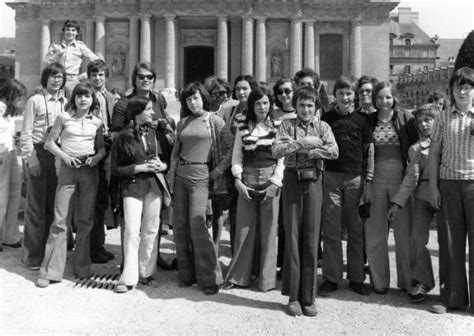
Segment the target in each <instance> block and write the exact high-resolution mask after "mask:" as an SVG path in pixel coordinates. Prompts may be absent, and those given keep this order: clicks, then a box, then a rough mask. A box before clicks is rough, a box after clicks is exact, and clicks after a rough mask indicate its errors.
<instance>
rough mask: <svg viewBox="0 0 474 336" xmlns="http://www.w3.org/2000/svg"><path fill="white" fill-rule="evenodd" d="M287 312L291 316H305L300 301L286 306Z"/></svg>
mask: <svg viewBox="0 0 474 336" xmlns="http://www.w3.org/2000/svg"><path fill="white" fill-rule="evenodd" d="M286 311H287V313H288V315H290V316H301V315H302V314H303V312H302V311H301V304H300V303H299V302H298V301H290V302H289V303H288V306H286Z"/></svg>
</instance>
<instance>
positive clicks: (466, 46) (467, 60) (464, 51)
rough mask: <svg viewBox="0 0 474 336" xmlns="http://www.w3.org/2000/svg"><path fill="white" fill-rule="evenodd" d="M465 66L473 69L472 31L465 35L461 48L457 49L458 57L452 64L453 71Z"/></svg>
mask: <svg viewBox="0 0 474 336" xmlns="http://www.w3.org/2000/svg"><path fill="white" fill-rule="evenodd" d="M466 66H467V67H471V68H474V30H472V31H471V32H470V33H469V35H467V37H466V38H465V39H464V41H463V43H462V45H461V48H459V52H458V56H457V57H456V62H455V63H454V71H456V70H457V69H460V68H463V67H466Z"/></svg>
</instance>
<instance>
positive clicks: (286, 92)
mask: <svg viewBox="0 0 474 336" xmlns="http://www.w3.org/2000/svg"><path fill="white" fill-rule="evenodd" d="M292 92H293V90H291V89H284V90H278V91H277V94H279V95H282V94H286V95H287V96H288V95H289V94H290V93H292Z"/></svg>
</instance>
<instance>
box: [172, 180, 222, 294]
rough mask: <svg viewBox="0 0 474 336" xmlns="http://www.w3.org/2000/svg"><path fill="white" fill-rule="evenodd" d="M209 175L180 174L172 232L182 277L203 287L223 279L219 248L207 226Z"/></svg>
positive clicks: (176, 182) (176, 189)
mask: <svg viewBox="0 0 474 336" xmlns="http://www.w3.org/2000/svg"><path fill="white" fill-rule="evenodd" d="M208 184H209V181H208V179H203V180H193V179H185V178H182V177H179V176H177V177H176V178H175V186H174V195H173V203H174V213H173V231H174V232H173V233H174V239H175V245H176V257H177V259H178V277H179V280H180V281H185V282H188V283H192V282H193V281H197V283H198V285H199V286H201V287H202V288H204V287H207V286H213V285H220V284H221V283H222V271H221V267H220V264H219V260H218V259H217V251H216V247H215V245H214V241H213V240H212V237H211V235H210V234H209V231H208V230H207V227H206V208H207V200H208V196H209V186H208Z"/></svg>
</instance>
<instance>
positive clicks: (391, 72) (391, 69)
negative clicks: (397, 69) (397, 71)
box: [390, 64, 393, 75]
mask: <svg viewBox="0 0 474 336" xmlns="http://www.w3.org/2000/svg"><path fill="white" fill-rule="evenodd" d="M390 74H391V75H393V64H390Z"/></svg>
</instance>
